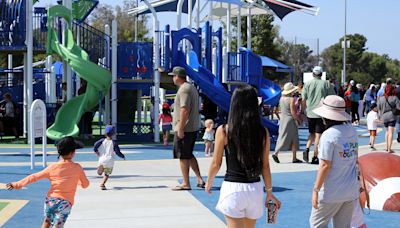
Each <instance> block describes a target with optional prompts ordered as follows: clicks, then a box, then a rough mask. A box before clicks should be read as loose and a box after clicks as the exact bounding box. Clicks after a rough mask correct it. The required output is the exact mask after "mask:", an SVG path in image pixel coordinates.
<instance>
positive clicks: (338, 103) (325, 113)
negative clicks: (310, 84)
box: [313, 95, 351, 121]
mask: <svg viewBox="0 0 400 228" xmlns="http://www.w3.org/2000/svg"><path fill="white" fill-rule="evenodd" d="M345 110H346V103H345V101H344V99H343V98H341V97H339V96H336V95H330V96H327V97H325V99H322V100H321V102H320V104H319V105H318V107H317V108H314V109H313V112H314V113H318V115H319V116H321V117H323V118H325V119H329V120H336V121H348V120H351V116H350V115H349V114H348V113H347V112H346V111H345Z"/></svg>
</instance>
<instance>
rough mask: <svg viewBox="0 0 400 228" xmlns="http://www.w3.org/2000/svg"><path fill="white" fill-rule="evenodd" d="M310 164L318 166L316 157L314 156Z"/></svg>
mask: <svg viewBox="0 0 400 228" xmlns="http://www.w3.org/2000/svg"><path fill="white" fill-rule="evenodd" d="M311 164H313V165H319V159H318V157H316V156H314V157H313V158H312V159H311Z"/></svg>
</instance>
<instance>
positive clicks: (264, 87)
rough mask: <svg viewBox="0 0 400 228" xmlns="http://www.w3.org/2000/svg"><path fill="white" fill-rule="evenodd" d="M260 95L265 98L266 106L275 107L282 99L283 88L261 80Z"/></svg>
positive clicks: (263, 79) (269, 81)
mask: <svg viewBox="0 0 400 228" xmlns="http://www.w3.org/2000/svg"><path fill="white" fill-rule="evenodd" d="M258 90H259V93H260V95H261V96H262V98H263V102H264V104H268V105H271V107H275V106H277V105H278V104H279V99H280V98H281V87H280V86H279V85H278V84H276V83H274V82H273V81H271V80H268V79H265V78H261V81H260V85H259V88H258Z"/></svg>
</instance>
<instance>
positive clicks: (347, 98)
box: [344, 90, 351, 107]
mask: <svg viewBox="0 0 400 228" xmlns="http://www.w3.org/2000/svg"><path fill="white" fill-rule="evenodd" d="M350 97H351V91H350V90H346V92H344V101H345V102H346V107H351V100H350Z"/></svg>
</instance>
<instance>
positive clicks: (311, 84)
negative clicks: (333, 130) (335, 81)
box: [301, 77, 335, 118]
mask: <svg viewBox="0 0 400 228" xmlns="http://www.w3.org/2000/svg"><path fill="white" fill-rule="evenodd" d="M301 95H302V97H303V100H305V101H306V105H307V110H306V111H307V117H308V118H321V117H320V116H319V115H317V114H316V113H314V112H313V111H312V110H313V109H314V108H316V107H317V106H318V105H319V103H320V102H321V100H322V98H325V97H326V96H328V95H335V90H334V89H333V86H332V85H331V83H329V81H325V80H321V78H318V77H314V78H313V79H312V80H310V81H308V82H306V83H305V84H304V87H303V90H302V92H301Z"/></svg>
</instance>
